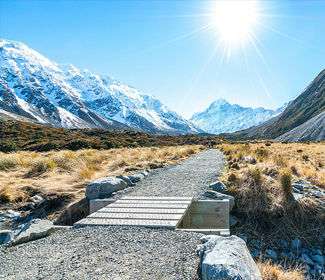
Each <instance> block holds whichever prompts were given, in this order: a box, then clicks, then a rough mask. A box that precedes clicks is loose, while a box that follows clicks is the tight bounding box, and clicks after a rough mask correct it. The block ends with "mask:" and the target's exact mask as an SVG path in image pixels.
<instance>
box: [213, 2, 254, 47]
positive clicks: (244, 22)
mask: <svg viewBox="0 0 325 280" xmlns="http://www.w3.org/2000/svg"><path fill="white" fill-rule="evenodd" d="M259 20H260V3H259V2H258V1H256V0H217V1H215V3H214V13H213V18H212V21H213V23H212V25H213V26H214V29H215V30H216V33H217V36H218V40H219V41H220V42H221V43H222V45H224V46H225V47H226V48H231V49H233V48H236V47H238V46H243V45H245V44H246V43H247V42H248V41H249V40H251V39H252V37H253V36H254V32H255V31H256V27H257V26H258V23H259Z"/></svg>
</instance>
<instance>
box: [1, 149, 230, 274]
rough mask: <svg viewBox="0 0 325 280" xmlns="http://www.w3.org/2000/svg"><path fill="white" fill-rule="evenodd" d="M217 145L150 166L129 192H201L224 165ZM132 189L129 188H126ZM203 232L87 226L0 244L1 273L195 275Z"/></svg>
mask: <svg viewBox="0 0 325 280" xmlns="http://www.w3.org/2000/svg"><path fill="white" fill-rule="evenodd" d="M223 161H224V158H223V155H222V153H221V152H219V151H217V150H206V151H203V152H201V153H199V154H197V155H194V156H192V157H190V158H189V159H187V160H185V161H183V162H182V163H180V164H179V165H174V166H169V167H165V168H162V169H157V170H154V171H152V172H150V174H149V176H148V177H146V178H145V179H144V180H142V181H140V182H139V183H137V185H136V186H135V187H134V188H132V189H133V191H131V192H130V193H128V195H132V196H135V195H137V196H195V197H200V196H201V195H202V194H203V192H204V191H205V190H206V188H207V187H208V185H209V184H210V183H211V182H213V181H214V180H216V179H217V177H218V175H219V174H220V172H221V171H222V169H223V166H224V163H223ZM130 189H131V188H130ZM201 236H202V235H201V234H199V233H193V232H182V231H171V230H164V229H149V228H139V227H115V226H114V227H113V226H111V227H88V228H79V229H72V230H66V231H59V232H57V233H55V234H53V235H51V236H49V237H47V238H43V239H40V240H36V241H33V242H29V243H26V244H21V245H18V246H15V247H9V248H2V249H0V264H1V265H0V279H15V280H16V279H109V280H126V279H132V280H137V279H139V280H140V279H141V280H146V279H148V280H149V279H150V280H152V279H159V280H173V279H179V280H186V279H191V280H193V279H197V269H198V264H199V258H198V257H197V256H196V247H197V245H198V244H199V243H200V241H199V240H200V237H201Z"/></svg>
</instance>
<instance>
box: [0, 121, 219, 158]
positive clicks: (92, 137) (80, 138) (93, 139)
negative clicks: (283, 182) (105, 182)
mask: <svg viewBox="0 0 325 280" xmlns="http://www.w3.org/2000/svg"><path fill="white" fill-rule="evenodd" d="M211 142H212V143H218V142H220V138H218V137H215V136H203V135H199V136H198V135H184V136H169V135H162V136H158V135H149V134H146V133H142V132H135V131H108V130H102V129H64V128H54V127H49V126H43V125H37V124H32V123H27V122H21V121H10V120H6V121H3V120H1V118H0V151H2V152H14V151H22V150H23V151H38V152H46V151H51V150H72V151H77V150H80V149H116V148H123V147H128V148H137V147H152V146H155V147H158V146H176V145H206V144H207V143H211Z"/></svg>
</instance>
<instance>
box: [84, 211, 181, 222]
mask: <svg viewBox="0 0 325 280" xmlns="http://www.w3.org/2000/svg"><path fill="white" fill-rule="evenodd" d="M181 217H182V214H160V213H159V214H152V213H97V212H95V213H93V214H91V215H89V216H88V218H96V219H98V218H100V219H143V220H150V219H151V220H179V219H180V218H181Z"/></svg>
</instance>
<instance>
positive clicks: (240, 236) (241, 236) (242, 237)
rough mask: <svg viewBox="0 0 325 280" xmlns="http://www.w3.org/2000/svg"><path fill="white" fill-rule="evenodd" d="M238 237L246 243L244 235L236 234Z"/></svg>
mask: <svg viewBox="0 0 325 280" xmlns="http://www.w3.org/2000/svg"><path fill="white" fill-rule="evenodd" d="M238 237H239V238H240V239H242V240H244V241H245V243H247V241H248V239H247V236H246V235H244V234H238Z"/></svg>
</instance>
